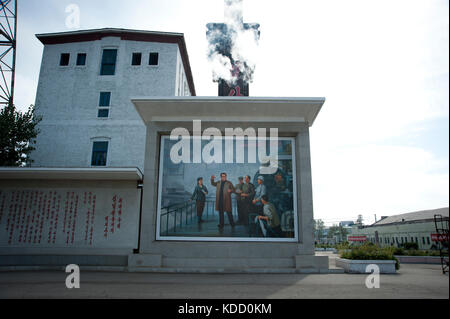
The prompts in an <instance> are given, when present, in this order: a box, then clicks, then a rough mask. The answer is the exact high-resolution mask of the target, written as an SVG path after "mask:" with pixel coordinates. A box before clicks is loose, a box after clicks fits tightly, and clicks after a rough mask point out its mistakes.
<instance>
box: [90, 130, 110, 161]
mask: <svg viewBox="0 0 450 319" xmlns="http://www.w3.org/2000/svg"><path fill="white" fill-rule="evenodd" d="M95 143H107V144H106V145H107V146H106V156H105V165H93V160H94V145H95ZM110 149H111V139H110V138H106V137H96V138H93V139H91V152H90V158H89V165H90V167H108V163H109V150H110Z"/></svg>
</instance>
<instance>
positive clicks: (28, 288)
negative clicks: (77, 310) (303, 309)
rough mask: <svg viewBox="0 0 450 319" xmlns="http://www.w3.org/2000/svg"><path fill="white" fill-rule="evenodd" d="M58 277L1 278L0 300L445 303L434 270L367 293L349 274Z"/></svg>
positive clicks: (415, 268) (443, 279)
mask: <svg viewBox="0 0 450 319" xmlns="http://www.w3.org/2000/svg"><path fill="white" fill-rule="evenodd" d="M66 275H67V274H66V273H64V272H62V271H59V272H58V271H36V272H31V271H26V272H0V298H2V299H3V298H182V299H185V298H232V299H236V298H258V299H264V298H273V299H277V298H283V299H287V298H447V299H448V298H449V277H448V275H443V274H442V272H441V268H440V266H438V265H411V264H410V265H407V264H404V265H402V268H401V270H400V271H399V272H398V273H397V274H395V275H381V278H380V288H379V289H375V288H374V289H368V288H366V286H365V280H366V277H367V276H366V275H354V274H314V275H284V274H282V275H281V274H271V275H263V274H261V275H260V274H242V275H241V274H239V275H234V274H220V275H219V274H214V275H213V274H209V275H208V274H155V273H119V272H114V273H112V272H83V271H82V272H81V287H80V289H67V288H66V287H65V278H66Z"/></svg>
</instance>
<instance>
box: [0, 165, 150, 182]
mask: <svg viewBox="0 0 450 319" xmlns="http://www.w3.org/2000/svg"><path fill="white" fill-rule="evenodd" d="M142 178H143V174H142V172H141V171H140V170H139V169H138V168H133V167H131V168H112V167H104V168H89V167H87V168H57V167H0V180H17V179H31V180H37V179H40V180H64V179H66V180H108V181H141V180H142Z"/></svg>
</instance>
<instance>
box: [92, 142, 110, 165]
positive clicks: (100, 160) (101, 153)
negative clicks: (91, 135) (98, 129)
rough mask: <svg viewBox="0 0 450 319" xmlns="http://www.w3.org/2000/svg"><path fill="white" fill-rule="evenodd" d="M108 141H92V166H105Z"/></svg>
mask: <svg viewBox="0 0 450 319" xmlns="http://www.w3.org/2000/svg"><path fill="white" fill-rule="evenodd" d="M107 154H108V142H94V143H93V146H92V161H91V165H92V166H106V156H107Z"/></svg>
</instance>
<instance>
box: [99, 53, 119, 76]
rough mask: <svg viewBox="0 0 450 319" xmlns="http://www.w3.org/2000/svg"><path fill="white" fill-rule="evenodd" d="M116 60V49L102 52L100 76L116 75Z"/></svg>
mask: <svg viewBox="0 0 450 319" xmlns="http://www.w3.org/2000/svg"><path fill="white" fill-rule="evenodd" d="M116 60H117V50H116V49H105V50H103V57H102V67H101V70H100V75H114V74H115V73H116Z"/></svg>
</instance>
